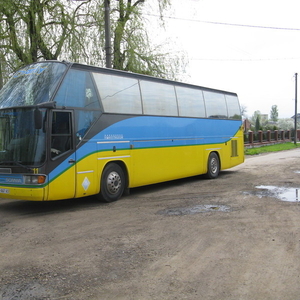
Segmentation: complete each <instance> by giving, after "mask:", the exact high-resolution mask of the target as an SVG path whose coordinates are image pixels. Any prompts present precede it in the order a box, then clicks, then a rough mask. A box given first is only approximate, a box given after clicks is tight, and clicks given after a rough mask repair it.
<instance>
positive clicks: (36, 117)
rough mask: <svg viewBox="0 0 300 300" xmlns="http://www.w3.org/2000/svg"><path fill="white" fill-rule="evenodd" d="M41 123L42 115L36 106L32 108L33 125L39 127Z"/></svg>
mask: <svg viewBox="0 0 300 300" xmlns="http://www.w3.org/2000/svg"><path fill="white" fill-rule="evenodd" d="M42 125H43V116H42V112H41V111H40V109H39V108H38V107H36V108H35V110H34V127H35V129H41V128H42Z"/></svg>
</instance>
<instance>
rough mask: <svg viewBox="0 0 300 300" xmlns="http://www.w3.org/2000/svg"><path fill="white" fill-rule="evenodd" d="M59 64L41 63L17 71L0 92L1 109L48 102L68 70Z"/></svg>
mask: <svg viewBox="0 0 300 300" xmlns="http://www.w3.org/2000/svg"><path fill="white" fill-rule="evenodd" d="M66 68H67V67H66V65H65V64H63V63H59V62H41V63H36V64H32V65H29V66H26V67H24V68H23V69H20V70H19V71H17V72H16V73H15V74H14V75H13V76H12V78H11V79H10V80H9V81H8V83H7V84H6V85H5V86H4V87H3V88H2V89H1V91H0V108H4V107H13V106H14V107H16V106H29V105H36V104H39V103H42V102H48V101H50V100H51V97H52V95H53V93H54V91H55V88H56V86H57V84H58V82H59V80H60V79H61V77H62V75H63V74H64V72H65V70H66Z"/></svg>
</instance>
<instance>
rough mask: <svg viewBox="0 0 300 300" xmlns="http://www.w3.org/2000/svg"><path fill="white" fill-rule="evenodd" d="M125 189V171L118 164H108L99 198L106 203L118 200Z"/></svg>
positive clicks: (102, 178)
mask: <svg viewBox="0 0 300 300" xmlns="http://www.w3.org/2000/svg"><path fill="white" fill-rule="evenodd" d="M124 189H125V175H124V171H123V169H122V168H121V167H120V166H119V165H118V164H116V163H110V164H108V165H107V166H106V167H105V168H104V171H103V173H102V177H101V185H100V193H99V195H98V198H99V199H100V200H101V201H104V202H113V201H116V200H118V199H119V198H120V197H121V196H122V194H123V192H124Z"/></svg>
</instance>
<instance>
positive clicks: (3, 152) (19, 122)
mask: <svg viewBox="0 0 300 300" xmlns="http://www.w3.org/2000/svg"><path fill="white" fill-rule="evenodd" d="M41 112H42V116H43V120H45V115H46V110H45V109H41ZM43 127H44V126H43ZM44 131H45V130H43V128H41V129H36V128H35V123H34V109H33V108H22V109H6V110H1V111H0V167H1V166H4V165H40V164H41V163H43V162H44V160H45V149H46V146H45V145H46V143H45V140H46V139H45V132H44Z"/></svg>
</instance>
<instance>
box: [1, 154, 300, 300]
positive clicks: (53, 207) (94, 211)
mask: <svg viewBox="0 0 300 300" xmlns="http://www.w3.org/2000/svg"><path fill="white" fill-rule="evenodd" d="M299 158H300V150H298V149H296V150H290V151H285V152H278V153H275V154H266V155H260V156H256V157H249V158H246V162H245V163H244V164H243V165H240V166H237V167H235V168H233V169H230V170H226V171H223V172H221V174H220V176H219V178H218V179H216V180H207V179H204V178H203V177H201V176H200V177H193V178H188V179H184V180H178V181H173V182H169V183H163V184H159V185H155V186H148V187H143V188H139V189H134V190H132V191H131V193H130V195H129V196H126V197H123V198H122V199H121V200H119V201H117V202H115V203H111V204H103V203H98V202H97V201H96V200H94V199H92V198H82V199H77V200H67V201H60V202H50V203H49V202H48V203H41V202H37V203H35V202H26V201H15V200H1V201H0V299H1V300H8V299H11V300H17V299H22V300H23V299H26V300H27V299H30V300H32V299H39V300H40V299H51V300H54V299H70V300H86V299H88V300H93V299H132V300H136V299H137V300H139V299H142V300H143V299H145V300H147V299H151V300H155V299H157V300H162V299H172V300H173V299H180V300H181V299H201V300H202V299H204V300H206V299H214V300H215V299H249V300H250V299H251V300H253V299H263V300H267V299H270V300H276V299H278V300H287V299H291V300H295V299H300V284H299V280H300V278H299V276H300V247H299V246H300V230H299V229H300V205H299V203H298V201H296V195H297V194H296V193H297V192H298V188H300V173H298V172H299V171H300V164H299ZM260 185H264V186H276V187H285V188H291V191H292V193H291V194H290V196H289V197H290V199H289V200H291V201H282V200H280V199H278V198H277V196H278V193H277V192H278V191H277V192H272V191H267V190H265V189H258V188H257V186H260Z"/></svg>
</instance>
